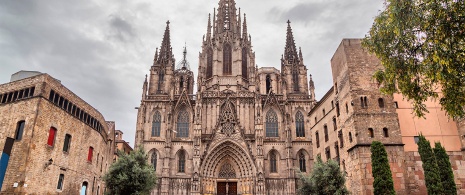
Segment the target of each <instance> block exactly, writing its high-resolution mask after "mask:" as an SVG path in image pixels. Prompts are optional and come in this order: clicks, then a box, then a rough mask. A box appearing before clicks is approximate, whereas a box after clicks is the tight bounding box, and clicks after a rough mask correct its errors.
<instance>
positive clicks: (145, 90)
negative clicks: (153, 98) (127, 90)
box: [142, 75, 148, 99]
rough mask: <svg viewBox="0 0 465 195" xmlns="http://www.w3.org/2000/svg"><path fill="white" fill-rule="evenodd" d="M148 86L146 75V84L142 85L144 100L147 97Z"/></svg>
mask: <svg viewBox="0 0 465 195" xmlns="http://www.w3.org/2000/svg"><path fill="white" fill-rule="evenodd" d="M147 86H148V81H147V75H145V81H144V84H143V85H142V99H145V96H146V95H147Z"/></svg>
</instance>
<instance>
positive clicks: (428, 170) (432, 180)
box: [418, 134, 443, 195]
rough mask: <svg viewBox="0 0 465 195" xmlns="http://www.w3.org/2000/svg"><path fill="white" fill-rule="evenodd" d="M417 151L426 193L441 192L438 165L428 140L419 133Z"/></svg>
mask: <svg viewBox="0 0 465 195" xmlns="http://www.w3.org/2000/svg"><path fill="white" fill-rule="evenodd" d="M418 153H420V157H421V161H422V162H423V170H424V172H425V182H426V188H427V190H428V194H434V195H436V194H443V187H442V183H441V177H440V176H439V167H438V164H437V163H436V158H435V156H434V153H433V150H432V149H431V145H430V142H429V141H428V140H426V138H425V137H424V136H423V135H421V134H420V136H419V141H418Z"/></svg>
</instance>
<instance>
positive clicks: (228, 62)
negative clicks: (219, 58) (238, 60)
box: [223, 44, 232, 75]
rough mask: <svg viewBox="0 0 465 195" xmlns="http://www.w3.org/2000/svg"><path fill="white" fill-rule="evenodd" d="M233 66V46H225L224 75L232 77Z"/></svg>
mask: <svg viewBox="0 0 465 195" xmlns="http://www.w3.org/2000/svg"><path fill="white" fill-rule="evenodd" d="M231 66H232V51H231V45H229V44H225V45H224V49H223V74H224V75H230V74H231V73H232V71H231V69H232V68H231Z"/></svg>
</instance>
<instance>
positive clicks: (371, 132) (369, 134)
mask: <svg viewBox="0 0 465 195" xmlns="http://www.w3.org/2000/svg"><path fill="white" fill-rule="evenodd" d="M368 136H370V137H371V138H374V137H375V134H374V131H373V128H368Z"/></svg>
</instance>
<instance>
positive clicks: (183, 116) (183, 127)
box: [176, 110, 189, 137]
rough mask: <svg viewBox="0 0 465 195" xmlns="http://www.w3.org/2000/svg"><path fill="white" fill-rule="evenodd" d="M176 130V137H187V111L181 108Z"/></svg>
mask: <svg viewBox="0 0 465 195" xmlns="http://www.w3.org/2000/svg"><path fill="white" fill-rule="evenodd" d="M176 132H177V133H176V137H189V113H188V112H187V111H186V110H181V111H180V112H179V114H178V124H177V127H176Z"/></svg>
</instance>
